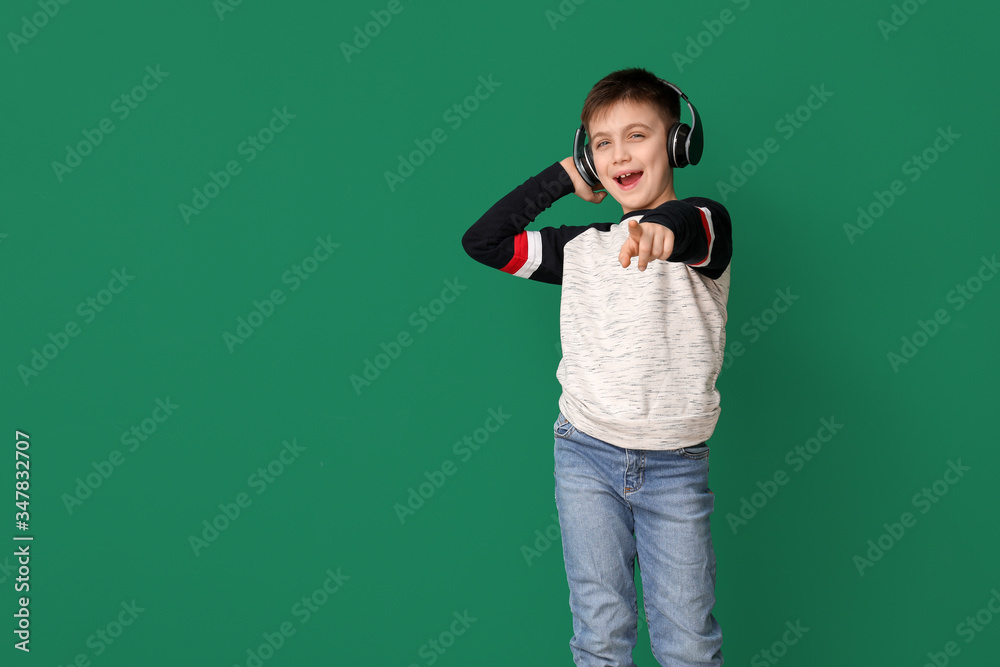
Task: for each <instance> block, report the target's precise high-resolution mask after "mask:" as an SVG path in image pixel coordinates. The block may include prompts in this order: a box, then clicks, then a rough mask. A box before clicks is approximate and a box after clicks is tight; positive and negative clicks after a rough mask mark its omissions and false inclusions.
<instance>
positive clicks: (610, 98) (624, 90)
mask: <svg viewBox="0 0 1000 667" xmlns="http://www.w3.org/2000/svg"><path fill="white" fill-rule="evenodd" d="M680 100H681V98H680V95H678V94H677V91H675V90H674V89H673V88H671V87H670V86H665V85H663V83H661V82H660V80H659V78H657V76H656V75H655V74H653V73H652V72H649V71H647V70H645V69H643V68H641V67H630V68H628V69H621V70H618V71H617V72H612V73H611V74H609V75H607V76H606V77H604V78H603V79H601V80H600V81H598V82H597V83H596V84H594V87H593V88H591V89H590V92H589V93H587V99H586V100H584V102H583V112H582V113H581V114H580V122H581V123H583V126H584V128H585V129H586V131H587V136H590V123H591V121H593V120H594V119H596V118H599V117H600V116H601V115H603V114H604V113H605V112H606V111H608V110H609V109H610V108H611V106H612V105H613V104H615V103H616V102H623V101H624V102H649V103H650V104H652V105H653V107H654V108H655V109H656V110H657V111H658V112H659V113H660V117H661V118H662V119H663V127H664V128H665V130H666V131H667V132H669V131H670V127H671V126H672V125H673V124H674V123H676V122H679V121H680V116H681V101H680Z"/></svg>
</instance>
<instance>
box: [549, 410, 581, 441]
mask: <svg viewBox="0 0 1000 667" xmlns="http://www.w3.org/2000/svg"><path fill="white" fill-rule="evenodd" d="M552 432H553V433H554V434H555V436H556V437H557V438H568V437H569V436H571V435H573V434H574V433H576V427H575V426H573V425H572V424H571V423H569V420H568V419H566V416H565V415H564V414H563V413H562V412H560V413H559V416H558V417H557V418H556V422H555V424H553V425H552Z"/></svg>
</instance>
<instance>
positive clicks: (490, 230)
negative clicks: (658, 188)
mask: <svg viewBox="0 0 1000 667" xmlns="http://www.w3.org/2000/svg"><path fill="white" fill-rule="evenodd" d="M574 191H575V188H574V186H573V180H572V179H571V178H570V176H569V174H568V173H566V170H565V169H564V168H563V166H562V165H561V164H560V163H558V162H556V163H554V164H552V165H550V166H548V167H546V168H545V169H544V170H543V171H542V172H541V173H539V174H538V175H537V176H532V177H531V178H529V179H528V180H526V181H525V182H524V183H522V184H521V185H519V186H518V187H516V188H514V190H513V191H511V192H510V193H509V194H507V195H506V196H504V197H503V198H502V199H501V200H500V201H498V202H497V203H496V204H494V205H493V206H492V207H491V208H490V209H489V210H488V211H486V213H484V214H483V216H482V217H481V218H479V220H477V221H476V222H475V223H474V224H473V225H472V226H471V227H470V228H469V229H468V231H466V232H465V234H464V235H463V236H462V247H463V248H464V249H465V252H466V253H468V255H469V256H470V257H471V258H472V259H474V260H476V261H477V262H480V263H481V264H485V265H486V266H490V267H493V268H495V269H499V270H501V271H504V272H506V273H510V274H512V275H515V276H518V277H520V278H529V279H531V280H537V281H540V282H544V283H551V284H556V285H559V284H562V267H563V247H564V246H565V245H566V242H567V241H569V240H570V239H571V238H573V237H575V236H576V235H577V234H579V233H581V232H582V231H583V230H585V229H586V228H587V227H588V226H589V225H587V226H582V227H577V226H566V225H563V226H560V227H545V228H543V229H540V230H537V231H525V227H527V226H528V224H529V223H531V221H532V220H534V219H535V218H536V217H538V215H539V214H540V213H541V212H542V211H544V210H545V209H547V208H549V207H550V206H551V205H552V204H553V202H555V201H556V200H557V199H560V198H561V197H565V196H566V195H568V194H572V193H573V192H574ZM596 224H600V223H596Z"/></svg>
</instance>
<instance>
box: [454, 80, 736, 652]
mask: <svg viewBox="0 0 1000 667" xmlns="http://www.w3.org/2000/svg"><path fill="white" fill-rule="evenodd" d="M679 120H680V99H679V96H678V94H677V92H676V91H675V90H673V89H672V88H670V87H669V86H667V85H665V83H664V82H662V81H661V80H660V79H658V78H657V77H656V76H654V75H653V74H652V73H650V72H648V71H646V70H645V69H641V68H631V69H625V70H620V71H617V72H613V73H612V74H609V75H608V76H607V77H605V78H604V79H602V80H601V81H599V82H598V83H597V84H596V85H595V86H594V87H593V89H592V90H591V91H590V93H589V94H588V95H587V99H586V101H585V102H584V106H583V112H582V114H581V121H582V123H583V125H584V127H585V129H586V131H587V136H588V137H590V147H591V149H592V152H593V165H594V170H595V172H596V175H597V177H598V178H599V179H600V183H599V184H598V185H597V186H595V187H596V188H598V189H603V191H602V192H598V191H597V190H595V189H593V188H592V187H591V186H589V185H587V183H586V181H585V180H584V178H583V176H582V175H581V174H580V172H579V171H578V170H577V167H576V165H575V162H574V159H573V158H572V157H567V158H565V159H564V160H561V161H560V162H556V163H554V164H552V165H550V166H549V167H547V168H546V169H544V170H543V171H542V172H541V173H540V174H538V175H537V176H534V177H532V178H529V179H528V180H527V181H525V182H524V183H522V184H521V185H520V186H518V187H517V188H515V189H514V190H513V191H512V192H511V193H509V194H508V195H506V196H505V197H504V198H502V199H501V200H500V201H498V202H497V203H496V204H495V205H494V206H493V207H491V208H490V209H489V211H487V212H486V214H485V215H483V216H482V217H481V218H480V219H479V220H478V221H476V223H475V224H473V225H472V227H470V228H469V230H468V231H467V232H466V233H465V235H464V236H463V237H462V246H463V247H464V248H465V250H466V252H467V253H468V254H469V255H470V256H471V257H472V258H473V259H475V260H477V261H479V262H481V263H483V264H486V265H487V266H491V267H493V268H497V269H500V270H502V271H505V272H507V273H511V274H513V275H515V276H519V277H522V278H528V279H530V280H536V281H539V282H545V283H551V284H558V285H562V293H561V302H560V339H561V343H562V359H561V360H560V362H559V366H558V369H557V371H556V376H557V378H558V379H559V382H560V384H561V385H562V394H561V396H560V397H559V408H560V412H559V414H558V416H557V418H556V421H555V423H554V424H553V431H554V436H555V448H554V459H555V471H554V476H555V500H556V506H557V509H558V513H559V525H560V529H561V531H562V542H563V557H564V559H565V563H566V575H567V580H568V583H569V589H570V596H569V604H570V609H571V611H572V613H573V630H574V635H573V637H572V638H571V639H570V642H569V643H570V649H571V651H572V653H573V660H574V662H575V664H577V665H582V666H593V667H597V666H598V665H600V666H602V667H604V666H607V665H614V666H615V667H619V666H620V667H634V663H633V662H632V649H633V648H634V647H635V643H636V639H637V613H638V608H637V605H636V588H635V579H634V575H635V565H636V559H638V566H639V570H640V574H641V577H642V585H643V605H644V609H645V612H646V619H647V621H648V623H649V634H650V643H651V647H652V651H653V655H654V656H655V657H656V659H657V661H658V662H659V663H660V664H661V665H671V667H680V666H685V667H687V666H694V665H698V666H699V667H707V666H709V665H712V666H715V665H721V664H723V657H722V649H721V644H722V632H721V629H720V627H719V624H718V623H717V622H716V620H715V618H714V617H713V615H712V613H711V612H712V608H713V606H714V605H715V553H714V549H713V546H712V538H711V531H710V523H709V518H710V515H711V514H712V512H713V510H714V508H715V496H714V494H713V493H712V491H711V489H709V487H708V469H709V466H708V456H709V448H708V446H707V444H706V443H705V441H706V440H708V438H709V437H710V436H711V435H712V432H713V431H714V429H715V424H716V422H717V421H718V418H719V412H720V409H719V402H720V397H719V392H718V391H717V390H716V388H715V380H716V378H717V377H718V375H719V371H720V370H721V368H722V362H723V352H724V347H725V324H726V303H727V300H728V296H729V261H730V257H731V255H732V232H731V223H730V219H729V214H728V212H727V211H726V209H725V208H724V207H723V206H722V205H721V204H719V203H717V202H715V201H712V200H710V199H705V198H701V197H688V198H686V199H677V197H676V195H675V194H674V187H673V168H672V166H671V158H670V157H669V156H668V153H667V139H668V133H669V131H670V129H671V127H673V125H674V124H675V123H678V122H679ZM570 193H575V194H576V195H577V196H578V197H580V198H581V199H583V200H585V201H588V202H593V203H600V202H602V201H603V200H604V199H605V198H606V197H607V196H608V195H609V194H610V195H611V197H612V198H614V199H615V200H616V201H617V202H618V203H619V204H620V205H621V207H622V216H621V219H620V221H619V222H618V223H617V224H615V223H610V222H595V223H592V224H588V225H582V226H566V225H563V226H560V227H558V228H556V227H544V228H542V229H539V230H537V231H525V227H527V226H528V224H529V223H530V222H531V221H532V220H534V219H535V217H536V216H537V215H538V214H539V213H541V212H542V211H544V210H545V209H546V208H548V207H549V206H550V205H551V204H552V203H553V202H554V201H555V200H557V199H559V198H561V197H564V196H566V195H568V194H570ZM633 257H637V258H638V261H637V262H636V265H635V266H633V263H632V258H633Z"/></svg>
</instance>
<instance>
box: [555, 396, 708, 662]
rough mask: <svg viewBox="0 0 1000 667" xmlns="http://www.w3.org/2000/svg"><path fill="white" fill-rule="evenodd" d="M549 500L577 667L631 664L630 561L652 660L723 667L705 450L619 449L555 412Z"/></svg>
mask: <svg viewBox="0 0 1000 667" xmlns="http://www.w3.org/2000/svg"><path fill="white" fill-rule="evenodd" d="M553 431H554V433H555V451H554V456H555V473H554V474H555V500H556V508H557V509H558V512H559V527H560V530H561V531H562V544H563V558H564V559H565V561H566V578H567V580H568V582H569V591H570V593H569V606H570V611H572V613H573V631H574V634H573V637H572V639H570V642H569V644H570V649H571V650H572V652H573V662H574V663H575V664H576V665H579V666H581V667H635V663H634V662H632V649H633V648H635V643H636V639H637V634H638V626H637V622H638V615H637V614H638V608H637V606H636V588H635V559H636V558H638V560H639V571H640V575H641V578H642V589H643V596H642V597H643V600H642V601H643V609H644V610H645V613H646V621H647V623H648V624H649V639H650V645H651V647H652V650H653V656H654V657H655V658H656V660H657V662H659V664H660V665H669V666H670V667H695V666H696V665H697V666H698V667H709V666H712V667H716V666H718V665H721V664H722V663H723V658H722V648H721V646H722V630H721V629H720V627H719V624H718V622H717V621H716V620H715V617H714V616H712V608H713V607H714V606H715V551H714V549H713V547H712V534H711V525H710V522H709V517H710V516H711V514H712V511H713V510H714V509H715V494H713V493H712V491H711V489H709V487H708V454H709V448H708V445H706V444H705V443H700V444H698V445H694V446H691V447H685V448H682V449H675V450H669V451H653V450H641V449H624V448H622V447H617V446H615V445H611V444H609V443H607V442H604V441H603V440H598V439H597V438H593V437H591V436H589V435H587V434H586V433H583V432H582V431H579V430H578V429H577V428H576V427H575V426H573V424H571V423H570V422H569V421H568V420H567V419H566V417H565V416H564V415H563V414H562V412H561V411H560V412H559V416H558V417H557V419H556V422H555V424H553Z"/></svg>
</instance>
